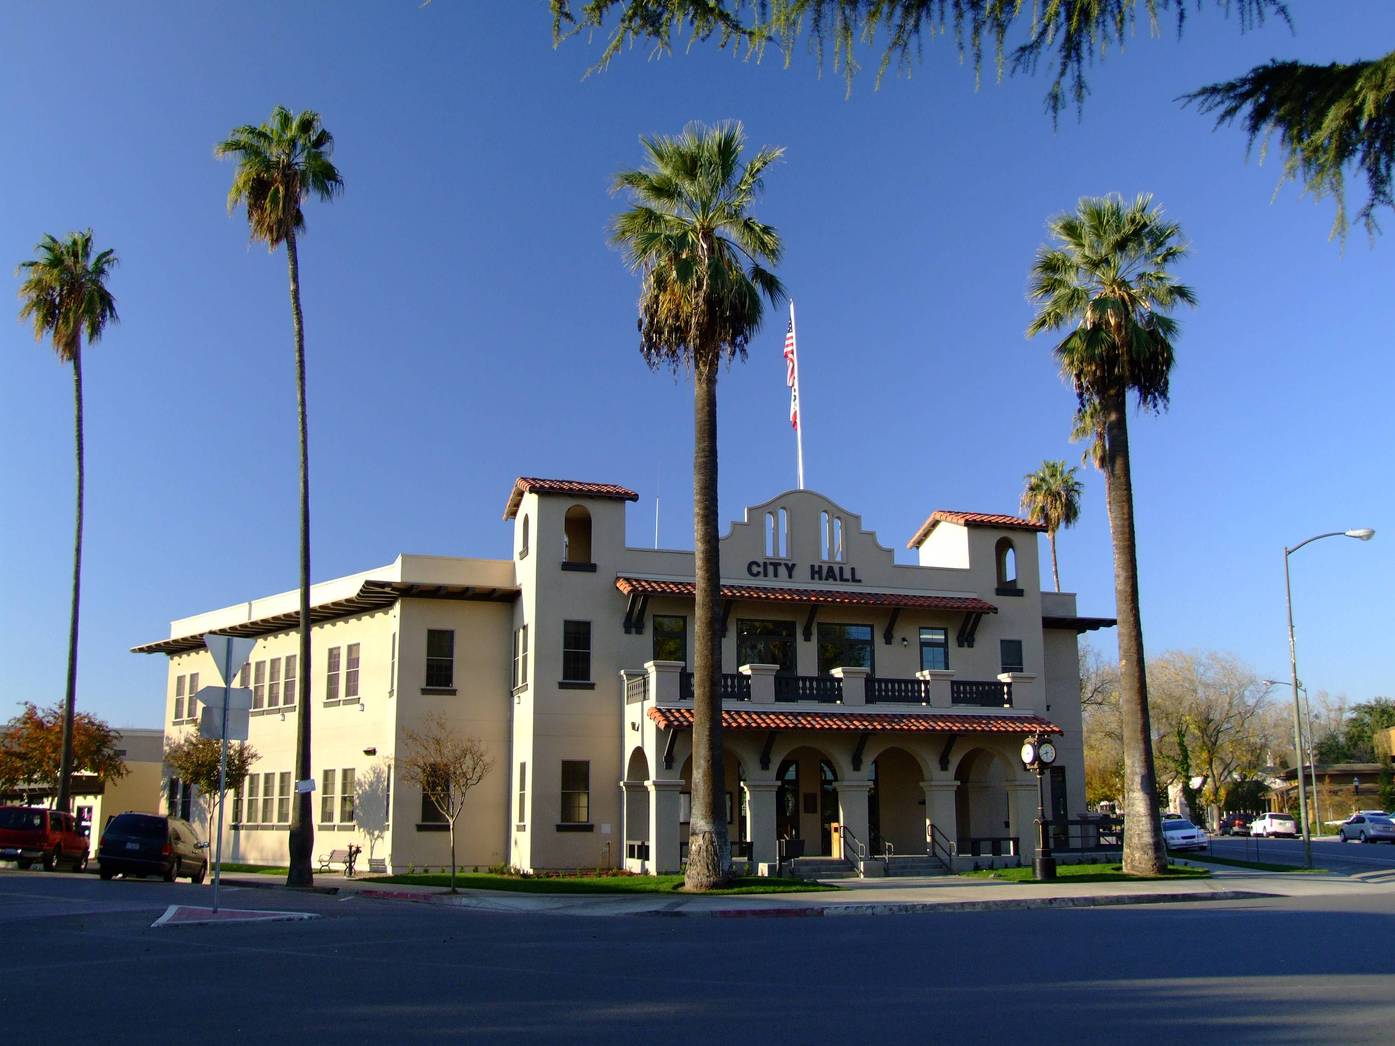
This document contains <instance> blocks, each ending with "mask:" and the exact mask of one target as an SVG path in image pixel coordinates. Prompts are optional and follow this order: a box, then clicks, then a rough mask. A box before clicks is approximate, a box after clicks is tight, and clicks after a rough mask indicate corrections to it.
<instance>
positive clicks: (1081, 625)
mask: <svg viewBox="0 0 1395 1046" xmlns="http://www.w3.org/2000/svg"><path fill="white" fill-rule="evenodd" d="M1118 623H1119V622H1118V620H1117V619H1116V618H1112V617H1055V616H1052V615H1050V614H1043V615H1042V618H1041V627H1042V628H1059V629H1062V630H1064V629H1071V630H1073V631H1074V632H1075V634H1076V635H1081V634H1082V633H1084V632H1093V631H1095V630H1096V629H1099V628H1113V627H1114V626H1115V625H1117V624H1118Z"/></svg>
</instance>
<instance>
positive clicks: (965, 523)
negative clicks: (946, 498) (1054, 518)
mask: <svg viewBox="0 0 1395 1046" xmlns="http://www.w3.org/2000/svg"><path fill="white" fill-rule="evenodd" d="M941 523H957V524H959V525H960V526H961V527H993V528H995V529H998V530H1031V531H1035V532H1037V533H1043V532H1044V531H1045V530H1046V527H1044V526H1043V525H1042V524H1040V523H1037V522H1035V521H1033V520H1030V519H1023V518H1022V517H1021V516H1001V515H996V514H994V513H991V512H955V511H954V510H952V509H945V508H937V509H936V510H935V511H934V512H932V513H930V518H929V519H927V520H926V521H925V522H924V523H922V524H921V525H920V529H919V530H917V531H916V532H915V535H914V536H913V537H912V538H911V540H910V541H908V542H906V547H907V548H920V546H921V545H923V544H924V543H925V539H926V538H928V537H929V536H930V531H932V530H934V529H935V528H936V527H937V526H939V525H940V524H941Z"/></svg>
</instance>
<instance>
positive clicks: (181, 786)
mask: <svg viewBox="0 0 1395 1046" xmlns="http://www.w3.org/2000/svg"><path fill="white" fill-rule="evenodd" d="M193 807H194V786H193V785H191V784H189V783H188V782H187V781H181V780H180V779H179V778H177V777H171V778H170V783H169V808H170V816H171V817H181V818H183V819H184V820H186V821H187V820H189V815H190V813H191V812H192V810H193ZM57 816H58V814H56V813H54V814H49V817H50V818H54V817H57Z"/></svg>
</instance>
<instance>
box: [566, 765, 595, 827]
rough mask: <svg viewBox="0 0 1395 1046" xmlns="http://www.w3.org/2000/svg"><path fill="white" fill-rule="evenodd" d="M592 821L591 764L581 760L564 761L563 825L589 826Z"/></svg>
mask: <svg viewBox="0 0 1395 1046" xmlns="http://www.w3.org/2000/svg"><path fill="white" fill-rule="evenodd" d="M590 820H591V764H590V763H589V762H586V761H585V760H580V759H563V760H562V823H563V824H587V823H588V822H589V821H590Z"/></svg>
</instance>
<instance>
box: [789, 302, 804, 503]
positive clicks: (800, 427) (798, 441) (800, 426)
mask: <svg viewBox="0 0 1395 1046" xmlns="http://www.w3.org/2000/svg"><path fill="white" fill-rule="evenodd" d="M790 331H791V332H792V333H793V334H794V345H795V349H794V351H795V368H794V401H795V403H797V404H799V414H798V416H797V418H796V420H795V424H794V445H795V454H796V461H797V466H796V467H797V469H798V478H799V489H800V490H803V489H804V397H803V396H801V395H800V394H799V362H798V357H799V333H798V331H796V330H795V327H794V299H793V298H791V299H790Z"/></svg>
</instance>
